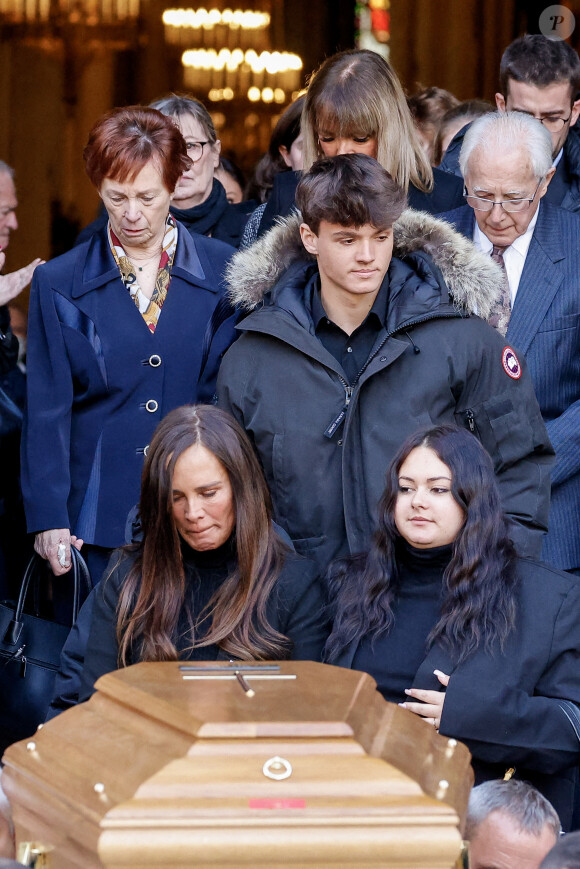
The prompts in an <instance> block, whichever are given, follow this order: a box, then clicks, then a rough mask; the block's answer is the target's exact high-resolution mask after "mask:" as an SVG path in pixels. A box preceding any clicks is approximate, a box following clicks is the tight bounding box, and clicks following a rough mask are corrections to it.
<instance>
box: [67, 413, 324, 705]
mask: <svg viewBox="0 0 580 869" xmlns="http://www.w3.org/2000/svg"><path fill="white" fill-rule="evenodd" d="M139 510H140V516H141V523H142V532H143V539H142V542H141V543H139V544H133V545H131V546H128V547H125V548H124V549H121V550H119V551H118V553H116V554H115V555H114V556H113V559H114V560H113V561H112V563H111V565H110V569H109V571H108V574H106V575H105V577H104V579H103V581H102V583H101V585H100V587H99V588H98V589H97V590H96V592H95V593H94V594H95V601H94V610H93V616H92V622H91V628H90V634H89V640H88V645H87V649H86V654H85V662H84V669H83V675H82V682H83V685H82V688H81V692H80V699H85V698H86V696H88V694H90V693H92V690H93V685H94V682H95V680H96V679H97V678H98V677H99V676H100V675H102V674H103V673H106V672H109V671H111V670H114V669H116V668H117V667H118V666H128V665H129V664H133V663H136V662H137V661H172V660H177V659H185V660H190V659H197V660H214V659H218V658H224V659H226V660H227V659H229V658H236V659H258V660H264V659H278V658H289V657H293V658H303V659H304V658H305V659H313V660H319V659H320V655H321V651H322V647H323V645H324V641H325V639H326V636H327V633H328V631H327V630H326V621H325V617H324V614H323V599H322V592H321V589H320V585H319V582H318V579H317V576H316V569H315V567H314V565H313V564H312V563H311V562H309V561H307V560H306V559H303V558H300V557H299V556H298V555H296V554H295V553H294V552H293V551H292V550H291V549H290V547H289V546H287V545H286V544H285V543H284V542H283V541H282V539H281V538H280V537H279V536H278V534H277V533H276V530H275V529H274V527H273V525H272V518H271V503H270V495H269V492H268V489H267V487H266V483H265V481H264V476H263V474H262V471H261V468H260V466H259V464H258V461H257V459H256V456H255V453H254V451H253V449H252V446H251V444H250V442H249V440H248V438H247V436H246V435H245V433H244V431H243V430H242V429H241V428H240V426H239V425H238V424H237V423H236V422H235V420H234V419H233V418H232V417H230V416H229V415H228V414H226V413H225V412H223V411H221V410H219V409H218V408H215V407H212V406H210V405H198V406H188V407H181V408H177V409H176V410H174V411H172V412H171V413H169V414H168V415H167V416H166V417H165V419H164V420H163V421H162V422H161V423H160V425H159V426H158V428H157V430H156V432H155V435H154V437H153V439H152V441H151V445H150V448H149V451H148V455H147V459H146V462H145V467H144V470H143V479H142V487H141V500H140V503H139Z"/></svg>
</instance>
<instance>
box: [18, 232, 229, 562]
mask: <svg viewBox="0 0 580 869" xmlns="http://www.w3.org/2000/svg"><path fill="white" fill-rule="evenodd" d="M178 227H179V230H178V231H179V236H178V242H177V251H176V254H175V261H174V265H173V272H172V278H171V285H170V288H169V293H168V295H167V299H166V301H165V304H164V306H163V310H162V311H161V315H160V317H159V323H158V325H157V329H156V331H155V333H154V334H152V333H151V332H150V331H149V329H148V327H147V325H146V323H145V321H144V320H143V317H142V316H141V314H140V313H139V310H138V309H137V307H136V306H135V303H134V302H133V300H132V299H131V297H130V295H129V292H128V290H127V289H125V287H124V285H123V283H122V282H121V278H120V276H119V270H118V268H117V265H116V264H115V261H114V259H113V256H112V254H111V251H110V248H109V243H108V240H107V235H106V230H102V231H101V232H99V233H97V234H96V235H94V236H93V237H92V238H91V239H90V240H89V241H87V242H85V243H84V244H82V245H79V246H78V247H75V248H74V249H73V250H71V251H69V252H68V253H66V254H64V255H63V256H60V257H57V258H56V259H54V260H52V261H51V262H48V263H46V265H43V266H39V268H38V269H37V270H36V272H35V274H34V279H33V282H32V290H31V297H30V316H29V331H28V357H27V359H28V408H27V413H26V417H25V423H24V429H23V438H22V489H23V495H24V502H25V508H26V517H27V525H28V530H29V531H30V532H38V531H44V530H47V529H50V528H70V529H71V531H72V533H73V534H76V535H77V536H78V537H82V539H83V540H84V541H85V542H86V543H91V544H96V545H98V546H105V547H116V546H120V545H122V544H123V543H124V539H125V522H126V518H127V513H128V512H129V510H130V508H131V507H132V506H133V505H134V504H135V502H136V501H137V500H138V498H139V484H140V478H141V471H142V468H143V459H144V456H145V450H146V448H147V446H148V444H149V441H150V439H151V436H152V434H153V431H154V429H155V427H156V426H157V424H158V423H159V421H160V420H161V418H162V417H163V416H165V414H166V413H168V411H170V410H172V409H173V408H175V407H178V406H179V405H182V404H188V403H192V402H195V401H196V400H198V388H197V387H198V379H199V375H200V364H201V358H202V346H203V340H204V336H205V331H206V328H207V325H208V323H209V321H210V319H211V316H212V313H213V311H214V308H215V307H216V304H217V303H218V301H219V299H220V297H221V295H222V292H223V285H222V274H223V270H224V268H225V265H226V263H227V261H228V259H229V257H230V255H231V254H232V253H233V248H231V247H230V246H229V245H226V244H224V243H222V242H220V241H217V240H216V239H210V238H205V237H204V236H196V237H195V240H194V239H193V238H192V237H191V235H190V234H189V233H188V232H187V231H186V230H185V229H184V228H183V226H181V225H180V224H178Z"/></svg>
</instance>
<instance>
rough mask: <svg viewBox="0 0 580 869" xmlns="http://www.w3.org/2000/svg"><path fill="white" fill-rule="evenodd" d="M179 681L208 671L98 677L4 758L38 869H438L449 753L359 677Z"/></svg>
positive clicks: (461, 755) (318, 670)
mask: <svg viewBox="0 0 580 869" xmlns="http://www.w3.org/2000/svg"><path fill="white" fill-rule="evenodd" d="M191 666H195V667H196V668H199V667H201V666H206V667H209V668H212V669H211V670H209V671H202V672H200V671H199V670H198V669H195V670H191V669H187V670H184V669H180V666H179V665H178V664H177V663H164V664H138V665H136V666H134V667H129V668H127V669H125V670H119V671H117V672H115V673H110V674H108V675H106V676H103V677H102V678H101V679H100V680H99V681H98V683H97V688H98V690H97V693H96V694H95V695H94V696H93V697H92V698H91V699H90V700H89V701H88V702H87V703H84V704H81V705H80V706H77V707H76V708H74V709H71V710H69V711H67V712H64V713H63V714H62V715H60V716H59V717H58V718H56V719H54V720H53V721H51V722H49V723H48V724H46V725H44V727H42V729H41V730H39V731H38V732H37V734H36V735H35V736H34V738H33V739H32V740H29V741H28V742H27V741H23V742H19V743H16V744H14V745H13V746H10V748H9V749H8V750H7V751H6V754H5V755H4V762H5V769H4V773H3V785H4V788H5V790H6V793H7V794H8V797H9V799H10V800H11V802H12V805H13V811H14V821H15V827H16V835H17V845H18V844H22V843H23V842H30V841H34V842H37V843H41V844H42V846H44V847H47V848H48V849H50V850H51V856H52V864H49V865H52V866H53V867H54V869H73V867H74V869H80V867H82V869H93V867H107V869H127V867H139V869H161V867H164V869H166V867H171V869H181V867H204V869H205V867H208V869H209V867H211V869H214V867H215V869H233V867H252V869H259V867H263V869H266V867H267V869H281V867H286V866H293V867H316V869H327V867H328V869H330V867H332V869H363V867H365V869H366V867H368V869H371V867H372V869H378V867H384V866H396V867H407V869H439V867H445V869H450V867H452V866H453V865H454V863H455V861H456V860H457V858H458V855H459V853H460V850H461V828H462V821H463V818H464V812H465V808H466V805H467V798H468V795H469V791H470V788H471V783H472V774H471V767H470V755H469V752H468V750H467V749H466V747H465V746H463V745H462V744H461V743H457V742H455V740H450V739H447V738H445V737H442V736H439V735H438V734H437V733H436V731H435V730H434V728H433V727H432V726H431V725H429V724H426V723H425V722H423V721H421V720H420V719H419V718H418V717H417V716H415V715H413V714H412V713H411V712H408V711H406V710H403V709H400V708H399V707H398V706H396V705H393V704H391V703H386V702H385V701H384V700H383V698H382V697H381V696H380V694H379V693H378V692H377V691H376V689H375V682H374V680H373V679H371V677H370V676H368V675H366V674H364V673H360V672H357V671H352V670H344V669H342V668H339V667H330V666H328V665H324V664H315V663H312V662H291V661H288V662H282V663H280V664H279V665H271V666H272V667H273V669H272V670H264V671H262V672H261V673H260V672H258V671H255V670H254V671H253V670H252V669H251V668H252V665H251V664H248V665H246V667H247V669H245V670H244V674H245V679H246V680H247V685H249V686H250V687H251V689H252V691H250V692H249V693H248V692H247V691H246V690H244V687H243V686H242V684H241V681H243V680H239V679H238V678H237V677H236V676H235V675H234V673H233V669H232V667H231V665H229V664H226V663H224V664H223V665H221V664H217V665H216V664H215V663H214V664H207V665H191ZM253 666H255V665H253ZM216 667H217V668H218V671H217V672H215V670H216ZM252 693H253V694H254V696H251V694H252Z"/></svg>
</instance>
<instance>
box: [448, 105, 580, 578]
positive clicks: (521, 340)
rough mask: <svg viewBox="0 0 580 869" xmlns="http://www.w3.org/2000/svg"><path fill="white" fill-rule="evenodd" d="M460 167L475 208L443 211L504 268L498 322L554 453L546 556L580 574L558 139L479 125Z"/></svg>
mask: <svg viewBox="0 0 580 869" xmlns="http://www.w3.org/2000/svg"><path fill="white" fill-rule="evenodd" d="M460 166H461V172H462V174H463V178H464V181H465V197H466V200H467V205H465V206H464V207H463V208H458V209H455V210H454V211H450V212H446V213H445V214H443V215H441V216H442V217H444V218H445V219H446V220H448V221H449V222H450V223H452V224H453V225H454V226H455V228H456V229H458V230H459V231H460V232H462V233H463V234H464V235H465V236H467V237H468V238H470V239H472V240H473V241H474V243H475V245H476V247H477V248H479V250H481V251H483V252H484V253H488V254H489V255H490V257H491V258H492V259H494V260H495V261H496V262H497V263H499V265H500V266H501V267H502V268H503V269H504V275H505V276H504V288H503V293H502V295H501V297H500V298H498V300H497V304H496V306H495V309H494V311H493V312H492V315H491V317H490V323H491V325H493V326H495V327H496V328H497V329H498V330H499V331H500V332H501V333H502V334H504V335H505V336H506V343H508V344H509V345H511V346H514V347H515V348H516V350H520V351H521V352H522V353H523V354H524V356H525V357H526V360H527V363H528V367H529V370H530V373H531V376H532V380H533V382H534V387H535V390H536V396H537V398H538V403H539V405H540V409H541V411H542V415H543V417H544V422H545V423H546V427H547V429H548V434H549V435H550V439H551V441H552V445H553V446H554V449H555V451H556V463H555V465H554V468H553V471H552V506H551V511H550V522H549V532H548V535H547V537H546V538H545V540H544V546H543V550H542V557H543V559H544V560H545V561H547V562H549V563H551V564H553V565H554V566H555V567H559V568H561V569H563V570H569V571H573V572H575V573H580V526H579V524H578V516H579V515H580V316H579V314H580V216H579V215H576V214H573V213H572V212H570V211H565V210H564V209H562V208H559V207H557V206H554V205H551V204H550V203H549V202H548V201H547V197H546V192H547V190H548V185H549V184H550V182H551V180H552V178H553V176H554V173H555V171H556V170H555V168H554V166H553V165H552V137H551V135H550V133H549V131H548V130H547V129H546V125H545V124H542V123H540V122H539V120H538V119H535V118H533V117H531V116H530V115H528V114H526V113H523V112H497V113H492V114H488V115H484V116H483V117H481V118H479V119H478V120H476V121H474V123H473V124H471V126H470V128H469V130H468V131H467V133H466V134H465V138H464V141H463V146H462V148H461V154H460Z"/></svg>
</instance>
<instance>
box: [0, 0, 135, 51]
mask: <svg viewBox="0 0 580 869" xmlns="http://www.w3.org/2000/svg"><path fill="white" fill-rule="evenodd" d="M139 12H140V0H0V36H2V37H4V38H17V39H19V40H20V41H21V42H24V43H28V44H33V45H36V46H37V47H39V48H40V49H41V50H44V51H47V52H49V53H50V52H55V51H61V50H63V49H64V52H65V55H67V54H69V53H70V51H71V50H73V51H75V53H77V54H80V56H81V57H79V58H78V59H79V60H81V59H82V56H83V55H84V58H85V60H86V57H87V50H88V49H89V48H90V49H91V50H92V49H94V48H96V47H99V46H100V47H107V48H113V49H122V48H127V47H129V46H130V45H132V44H133V42H134V41H135V37H136V34H137V27H138V19H139ZM73 45H76V46H79V51H77V49H76V48H73ZM80 46H82V49H81V48H80Z"/></svg>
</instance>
